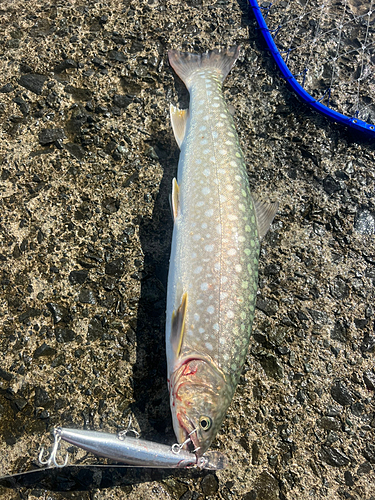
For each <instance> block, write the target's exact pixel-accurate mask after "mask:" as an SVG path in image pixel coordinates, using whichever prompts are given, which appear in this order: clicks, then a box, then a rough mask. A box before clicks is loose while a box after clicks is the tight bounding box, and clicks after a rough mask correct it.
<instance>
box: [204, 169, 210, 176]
mask: <svg viewBox="0 0 375 500" xmlns="http://www.w3.org/2000/svg"><path fill="white" fill-rule="evenodd" d="M210 173H211V172H210V169H209V168H205V169H204V170H203V175H205V176H206V177H209V175H210Z"/></svg>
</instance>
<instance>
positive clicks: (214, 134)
mask: <svg viewBox="0 0 375 500" xmlns="http://www.w3.org/2000/svg"><path fill="white" fill-rule="evenodd" d="M218 136H219V134H218V133H217V132H216V130H214V131H213V132H212V137H213V138H214V139H217V138H218Z"/></svg>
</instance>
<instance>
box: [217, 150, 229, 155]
mask: <svg viewBox="0 0 375 500" xmlns="http://www.w3.org/2000/svg"><path fill="white" fill-rule="evenodd" d="M219 153H220V154H221V155H226V154H228V151H227V150H226V149H219Z"/></svg>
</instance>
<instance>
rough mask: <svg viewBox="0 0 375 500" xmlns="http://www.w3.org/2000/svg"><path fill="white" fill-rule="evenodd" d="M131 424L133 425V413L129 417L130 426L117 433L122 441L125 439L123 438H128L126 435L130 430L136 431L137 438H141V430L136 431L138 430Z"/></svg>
mask: <svg viewBox="0 0 375 500" xmlns="http://www.w3.org/2000/svg"><path fill="white" fill-rule="evenodd" d="M131 425H132V417H131V415H130V417H129V423H128V427H127V428H126V429H125V430H123V431H120V432H119V433H118V434H117V437H118V438H119V439H120V441H123V440H124V439H125V438H126V436H127V434H128V432H133V433H134V435H135V437H136V438H137V439H139V437H140V434H139V432H138V431H136V430H135V429H134V427H132V426H131Z"/></svg>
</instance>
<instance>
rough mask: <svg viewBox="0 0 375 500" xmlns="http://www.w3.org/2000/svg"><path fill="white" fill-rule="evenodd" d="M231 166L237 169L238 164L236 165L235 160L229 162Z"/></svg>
mask: <svg viewBox="0 0 375 500" xmlns="http://www.w3.org/2000/svg"><path fill="white" fill-rule="evenodd" d="M229 165H230V166H231V167H237V163H236V162H235V161H234V160H231V161H230V162H229Z"/></svg>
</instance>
